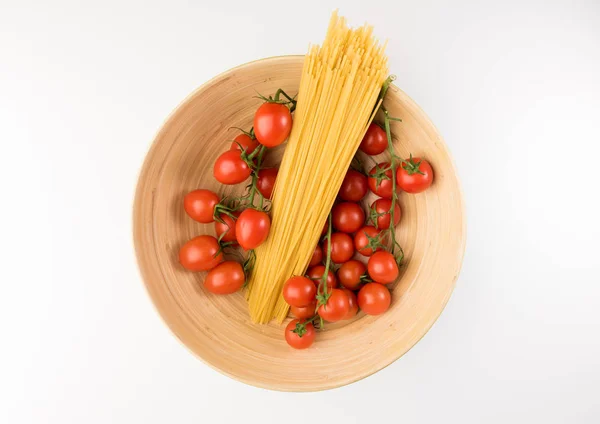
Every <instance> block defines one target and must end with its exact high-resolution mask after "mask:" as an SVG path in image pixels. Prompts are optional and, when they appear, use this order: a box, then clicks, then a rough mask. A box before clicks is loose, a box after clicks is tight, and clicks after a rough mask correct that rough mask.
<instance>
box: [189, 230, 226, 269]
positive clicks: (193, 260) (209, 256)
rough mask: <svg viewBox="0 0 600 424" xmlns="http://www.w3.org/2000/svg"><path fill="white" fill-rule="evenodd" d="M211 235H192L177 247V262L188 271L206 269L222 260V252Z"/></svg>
mask: <svg viewBox="0 0 600 424" xmlns="http://www.w3.org/2000/svg"><path fill="white" fill-rule="evenodd" d="M219 250H220V246H219V243H218V241H217V239H216V238H214V237H213V236H207V235H203V236H198V237H194V238H193V239H191V240H190V241H188V242H187V243H185V244H184V245H183V246H181V249H179V262H180V263H181V265H183V267H184V268H185V269H188V270H190V271H208V270H209V269H212V268H214V267H215V266H217V265H218V264H220V263H221V262H223V253H221V252H219Z"/></svg>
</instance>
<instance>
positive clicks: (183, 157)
mask: <svg viewBox="0 0 600 424" xmlns="http://www.w3.org/2000/svg"><path fill="white" fill-rule="evenodd" d="M302 61H303V56H286V57H275V58H269V59H264V60H259V61H256V62H252V63H248V64H245V65H242V66H239V67H237V68H234V69H231V70H229V71H227V72H225V73H223V74H221V75H219V76H218V77H216V78H214V79H212V80H211V81H209V82H207V83H206V84H204V85H203V86H202V87H200V88H199V89H198V90H196V91H195V92H194V93H192V94H191V95H190V96H189V97H188V98H187V99H185V100H184V101H183V103H182V104H181V105H180V106H179V107H178V108H177V109H176V110H175V112H173V113H172V115H171V116H170V117H169V118H168V119H167V122H166V123H165V124H164V126H163V127H162V129H161V130H160V131H159V133H158V135H157V136H156V139H155V140H154V143H153V144H152V147H151V149H150V152H149V153H148V155H147V157H146V160H145V162H144V165H143V168H142V171H141V174H140V177H139V182H138V186H137V192H136V196H135V205H134V213H133V218H134V219H133V220H134V241H135V249H136V253H137V259H138V263H139V267H140V270H141V273H142V277H143V280H144V282H145V284H146V287H147V289H148V293H149V294H150V297H151V298H152V301H153V302H154V304H155V305H156V308H157V309H158V312H159V313H160V315H161V316H162V318H163V319H164V320H165V322H166V323H167V325H168V326H169V328H170V329H171V330H172V331H173V333H175V335H176V336H177V337H178V338H179V340H181V341H182V342H183V344H184V345H185V346H187V347H188V348H189V349H190V350H191V351H192V352H194V353H195V354H196V355H197V356H198V357H200V358H201V359H202V360H203V361H204V362H205V363H207V364H208V365H210V366H211V367H213V368H215V369H217V370H218V371H220V372H222V373H223V374H226V375H228V376H230V377H233V378H235V379H238V380H240V381H242V382H244V383H248V384H251V385H254V386H259V387H264V388H268V389H274V390H284V391H315V390H324V389H331V388H334V387H338V386H342V385H345V384H348V383H352V382H354V381H357V380H359V379H361V378H364V377H366V376H368V375H370V374H373V373H375V372H377V371H379V370H380V369H382V368H384V367H385V366H387V365H389V364H390V363H392V362H393V361H395V360H396V359H398V358H400V357H401V356H402V355H403V354H404V353H405V352H406V351H408V350H409V349H410V348H411V347H412V346H414V345H415V343H417V342H418V341H419V339H420V338H421V337H423V335H424V334H425V333H426V332H427V330H429V328H430V327H431V326H432V324H433V323H434V321H435V320H436V319H437V317H438V316H439V315H440V313H441V312H442V310H443V308H444V306H445V305H446V302H448V299H449V298H450V294H451V293H452V290H453V288H454V284H455V282H456V279H457V277H458V273H459V270H460V266H461V262H462V257H463V252H464V248H465V218H464V206H463V199H462V193H461V189H460V185H459V181H458V179H457V176H456V171H455V168H454V164H453V163H452V159H451V158H450V155H449V153H448V149H447V147H446V145H445V144H444V142H443V140H442V138H441V136H440V135H439V134H438V132H437V131H436V129H435V127H434V126H433V124H432V123H431V121H430V120H429V119H428V118H427V116H426V115H425V113H423V111H422V110H421V109H420V108H419V107H418V106H417V105H416V104H415V103H414V102H413V101H412V100H411V99H410V98H409V97H408V96H407V95H406V94H405V93H404V92H402V91H401V90H400V89H398V88H397V87H394V86H393V87H391V88H390V90H389V92H388V95H387V98H386V102H385V104H386V106H387V108H388V109H389V111H390V113H391V115H392V116H396V117H401V118H402V119H403V122H401V123H393V127H392V131H393V133H394V136H395V138H396V143H395V145H396V148H397V150H398V153H399V154H400V155H401V156H402V157H407V156H408V154H409V153H412V154H413V155H415V156H423V157H425V158H427V159H428V160H429V161H430V163H431V164H432V166H433V169H434V171H435V179H434V183H433V185H432V186H431V188H429V189H428V190H427V191H426V192H424V193H421V194H418V195H409V194H406V193H401V194H400V206H401V208H402V221H401V222H400V225H399V226H398V231H397V238H398V241H399V243H400V244H401V245H402V246H403V247H404V250H405V252H406V259H405V261H404V266H403V267H402V269H401V273H402V276H401V279H400V281H399V283H398V284H396V286H395V287H394V288H393V295H392V297H393V300H392V305H391V307H390V310H389V311H387V312H386V313H385V314H383V315H381V316H379V317H371V316H366V315H363V314H362V313H359V315H358V316H357V317H356V318H355V319H354V320H352V321H348V322H341V323H336V324H334V325H327V326H326V329H325V331H323V332H320V333H319V334H318V335H317V339H316V341H315V344H314V345H313V346H312V347H311V348H310V349H307V350H300V351H299V350H294V349H292V348H290V347H288V346H287V344H286V342H285V340H284V337H283V329H284V326H282V325H277V324H275V323H271V324H268V325H255V324H252V323H251V322H250V319H249V316H248V310H247V305H246V301H245V300H244V297H243V294H242V293H235V294H233V295H229V296H215V295H212V294H210V293H208V292H206V291H205V290H204V288H203V285H202V281H203V279H204V277H205V275H206V273H204V272H202V273H192V272H188V271H186V270H184V269H183V268H182V267H181V266H180V264H179V263H178V251H179V247H180V246H181V245H182V244H183V243H184V242H185V241H187V240H189V239H191V238H192V237H194V236H196V235H200V234H214V225H213V224H206V225H204V224H199V223H197V222H195V221H193V220H191V219H190V218H189V217H188V216H187V215H186V214H185V212H184V210H183V196H184V195H185V194H186V193H187V192H189V191H191V190H193V189H196V188H208V189H212V190H215V191H216V192H217V193H220V194H221V195H224V194H227V193H231V192H232V191H233V190H240V188H239V187H231V186H229V187H225V186H223V185H221V184H219V183H218V182H217V181H216V180H215V179H214V178H213V175H212V169H213V164H214V162H215V159H216V158H217V156H218V155H219V154H220V153H221V152H223V151H224V150H227V149H229V146H230V140H232V139H233V137H234V136H235V135H237V131H236V130H233V129H230V128H231V127H240V128H245V129H249V128H250V127H251V125H252V117H253V115H254V111H255V110H256V108H257V106H258V105H259V104H260V102H261V101H260V100H259V99H257V98H256V97H255V96H256V94H257V93H261V94H265V95H269V94H273V93H274V92H275V91H276V90H277V88H283V89H284V90H286V91H287V92H288V93H294V94H295V93H296V92H297V90H298V86H299V81H300V72H301V67H302ZM284 146H285V145H284ZM284 146H282V147H284ZM279 150H280V151H279V152H278V155H281V149H279ZM275 156H277V155H275ZM242 185H243V184H242Z"/></svg>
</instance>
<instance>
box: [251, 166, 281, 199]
mask: <svg viewBox="0 0 600 424" xmlns="http://www.w3.org/2000/svg"><path fill="white" fill-rule="evenodd" d="M277 172H279V168H265V169H261V170H260V171H258V180H257V181H256V188H257V189H258V191H260V194H262V195H263V197H264V198H266V199H270V198H271V196H272V195H273V187H274V186H275V179H276V178H277Z"/></svg>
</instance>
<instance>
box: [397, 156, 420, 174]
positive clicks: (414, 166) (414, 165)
mask: <svg viewBox="0 0 600 424" xmlns="http://www.w3.org/2000/svg"><path fill="white" fill-rule="evenodd" d="M421 162H422V160H421V159H419V161H418V162H415V161H414V160H413V156H412V153H411V154H410V158H409V159H406V160H403V161H402V169H404V170H405V171H406V172H407V173H408V175H413V174H421V175H425V173H424V172H422V171H421V170H420V169H419V166H420V165H421Z"/></svg>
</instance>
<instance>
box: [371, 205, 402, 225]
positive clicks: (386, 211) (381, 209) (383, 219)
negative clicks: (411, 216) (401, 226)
mask: <svg viewBox="0 0 600 424" xmlns="http://www.w3.org/2000/svg"><path fill="white" fill-rule="evenodd" d="M391 209H392V199H377V200H375V201H374V202H373V203H372V204H371V210H374V211H375V214H376V215H375V216H373V219H374V221H375V222H377V228H379V229H380V230H385V229H386V228H389V227H390V221H391V217H390V210H391ZM401 215H402V211H401V210H400V206H399V205H398V203H395V204H394V226H396V225H398V223H400V217H401Z"/></svg>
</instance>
